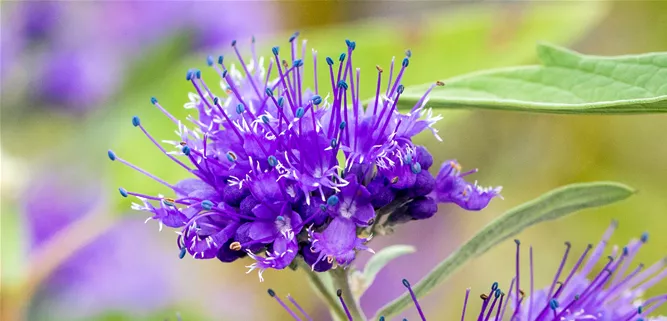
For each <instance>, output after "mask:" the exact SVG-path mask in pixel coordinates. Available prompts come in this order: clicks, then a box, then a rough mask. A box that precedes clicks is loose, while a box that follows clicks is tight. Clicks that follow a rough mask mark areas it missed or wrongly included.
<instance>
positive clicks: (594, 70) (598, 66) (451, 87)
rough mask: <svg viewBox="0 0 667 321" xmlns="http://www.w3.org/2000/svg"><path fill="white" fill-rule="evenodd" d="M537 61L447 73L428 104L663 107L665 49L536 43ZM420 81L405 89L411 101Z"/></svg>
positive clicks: (551, 109)
mask: <svg viewBox="0 0 667 321" xmlns="http://www.w3.org/2000/svg"><path fill="white" fill-rule="evenodd" d="M537 54H538V57H539V59H540V61H541V62H542V65H541V66H523V67H512V68H502V69H494V70H489V71H483V72H477V73H473V74H469V75H464V76H460V77H456V78H452V79H450V80H449V81H445V83H446V85H445V86H444V87H437V88H436V89H434V90H433V92H432V94H431V96H430V97H431V100H430V101H429V105H430V106H431V107H434V108H461V107H463V108H486V109H499V110H515V111H529V112H543V113H569V114H579V113H581V114H607V113H623V114H627V113H659V112H660V113H663V112H667V52H661V53H648V54H641V55H627V56H617V57H600V56H588V55H582V54H579V53H576V52H573V51H570V50H567V49H563V48H559V47H556V46H553V45H547V44H540V45H538V47H537ZM424 90H425V86H417V87H414V88H407V89H406V92H405V93H404V94H403V96H402V97H401V98H402V99H401V104H402V105H404V106H405V107H408V106H410V107H411V106H412V105H414V103H415V102H416V101H417V100H419V98H420V97H421V95H422V94H423V92H424Z"/></svg>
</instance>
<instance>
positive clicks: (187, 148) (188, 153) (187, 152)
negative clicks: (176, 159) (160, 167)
mask: <svg viewBox="0 0 667 321" xmlns="http://www.w3.org/2000/svg"><path fill="white" fill-rule="evenodd" d="M190 152H191V150H190V147H189V146H183V154H185V156H190Z"/></svg>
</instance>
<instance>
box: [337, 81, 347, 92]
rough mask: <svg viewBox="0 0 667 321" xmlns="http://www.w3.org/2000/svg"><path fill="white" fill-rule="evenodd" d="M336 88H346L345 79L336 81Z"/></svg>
mask: <svg viewBox="0 0 667 321" xmlns="http://www.w3.org/2000/svg"><path fill="white" fill-rule="evenodd" d="M338 88H343V89H345V90H347V83H346V82H345V80H341V81H339V82H338Z"/></svg>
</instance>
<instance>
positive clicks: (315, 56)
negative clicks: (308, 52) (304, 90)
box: [303, 46, 320, 95]
mask: <svg viewBox="0 0 667 321" xmlns="http://www.w3.org/2000/svg"><path fill="white" fill-rule="evenodd" d="M303 47H304V48H305V47H306V46H303ZM312 53H313V73H314V75H313V77H314V78H313V79H314V80H315V95H319V94H320V91H319V86H318V85H317V51H316V50H315V49H313V51H312Z"/></svg>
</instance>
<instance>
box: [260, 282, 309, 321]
mask: <svg viewBox="0 0 667 321" xmlns="http://www.w3.org/2000/svg"><path fill="white" fill-rule="evenodd" d="M268 293H269V295H270V296H271V297H272V298H274V299H276V301H278V303H279V304H280V305H281V306H282V307H283V308H284V309H285V311H287V313H289V314H290V315H291V316H292V317H293V318H294V320H297V321H301V318H299V316H298V315H297V314H296V313H294V311H292V309H290V308H289V307H288V306H287V304H285V302H283V300H281V299H280V298H279V297H277V296H276V292H274V291H273V290H271V289H269V290H268Z"/></svg>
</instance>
